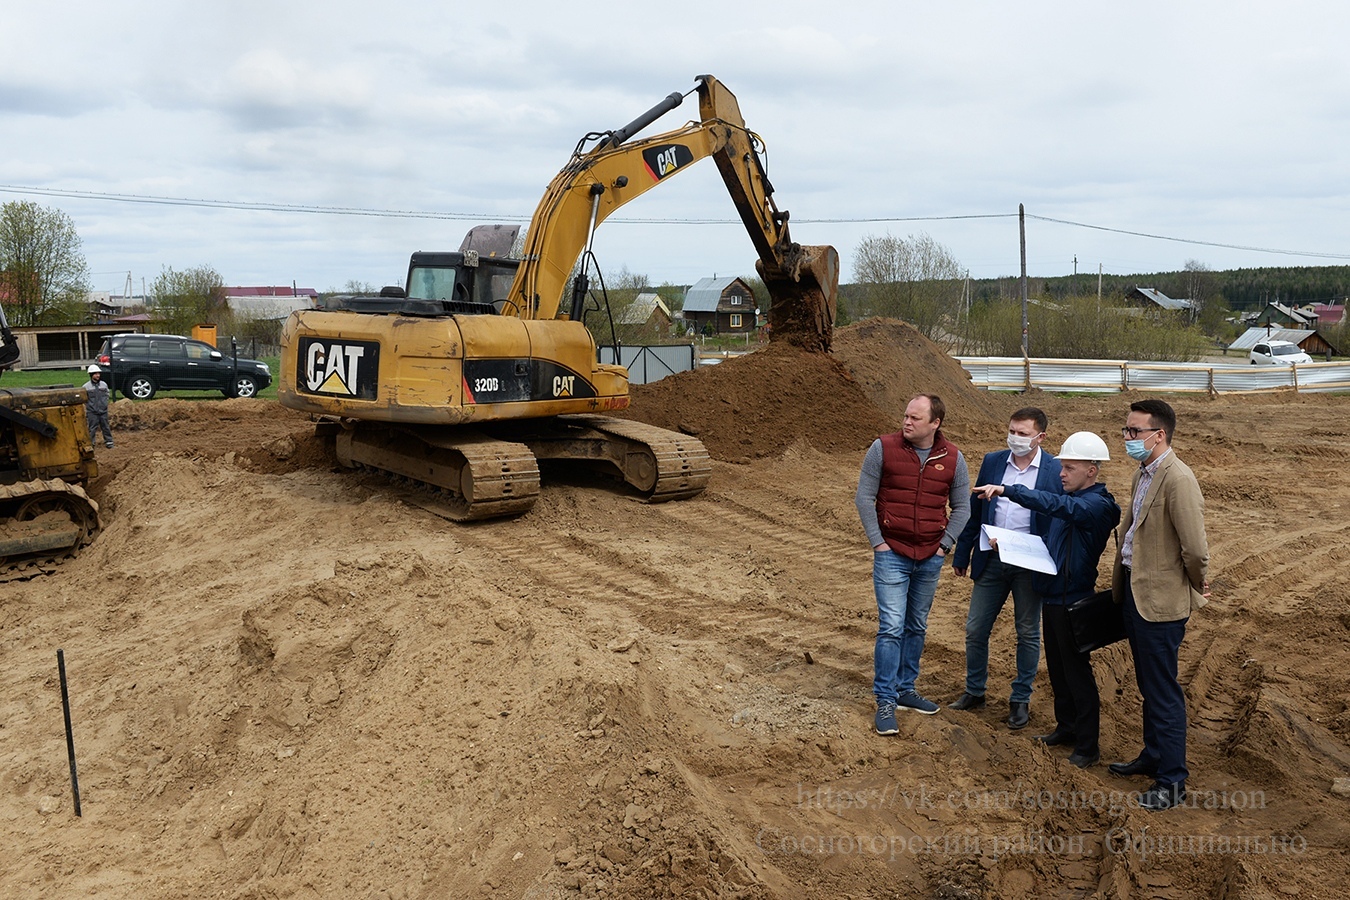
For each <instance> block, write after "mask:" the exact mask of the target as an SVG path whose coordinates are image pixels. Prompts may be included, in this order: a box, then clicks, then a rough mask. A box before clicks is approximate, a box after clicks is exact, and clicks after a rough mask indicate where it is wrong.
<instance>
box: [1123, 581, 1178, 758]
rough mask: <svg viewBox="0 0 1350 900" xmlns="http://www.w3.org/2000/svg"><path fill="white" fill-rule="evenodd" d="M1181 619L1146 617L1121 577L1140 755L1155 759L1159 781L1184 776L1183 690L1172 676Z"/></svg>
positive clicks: (1175, 672) (1173, 675) (1127, 584)
mask: <svg viewBox="0 0 1350 900" xmlns="http://www.w3.org/2000/svg"><path fill="white" fill-rule="evenodd" d="M1186 621H1187V620H1186V619H1178V620H1176V621H1175V622H1149V621H1147V620H1146V619H1144V618H1143V617H1142V616H1140V615H1139V610H1138V608H1136V607H1135V605H1134V592H1133V591H1132V590H1130V581H1129V578H1128V577H1127V578H1126V579H1125V636H1126V637H1127V638H1129V641H1130V652H1131V653H1132V654H1133V655H1134V678H1135V681H1136V683H1137V684H1138V685H1139V693H1140V695H1141V696H1142V697H1143V698H1144V753H1143V755H1144V757H1145V758H1146V759H1151V760H1156V761H1157V763H1158V781H1159V782H1160V783H1162V784H1180V783H1182V782H1184V781H1185V780H1186V776H1187V775H1188V774H1189V772H1188V771H1187V769H1186V695H1185V694H1184V693H1182V690H1181V684H1180V683H1179V682H1178V681H1177V653H1178V652H1179V651H1180V649H1181V639H1182V638H1184V637H1185V636H1186Z"/></svg>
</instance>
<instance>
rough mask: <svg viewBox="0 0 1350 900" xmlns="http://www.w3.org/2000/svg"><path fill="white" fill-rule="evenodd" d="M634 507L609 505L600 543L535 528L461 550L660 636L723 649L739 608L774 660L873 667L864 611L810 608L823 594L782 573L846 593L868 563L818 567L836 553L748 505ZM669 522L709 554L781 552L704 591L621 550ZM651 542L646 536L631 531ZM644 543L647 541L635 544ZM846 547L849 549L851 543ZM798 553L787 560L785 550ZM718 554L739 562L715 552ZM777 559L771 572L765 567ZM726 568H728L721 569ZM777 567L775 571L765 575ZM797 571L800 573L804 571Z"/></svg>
mask: <svg viewBox="0 0 1350 900" xmlns="http://www.w3.org/2000/svg"><path fill="white" fill-rule="evenodd" d="M626 502H627V501H624V500H622V499H617V498H616V500H615V502H614V503H613V504H607V506H608V507H609V508H607V509H605V510H604V512H605V514H606V519H607V520H609V521H610V523H611V524H612V525H613V526H614V528H613V529H612V530H607V531H606V532H604V533H603V537H599V538H591V537H589V536H588V535H586V534H583V533H573V534H567V535H564V534H558V533H548V532H545V531H542V530H538V529H532V530H531V533H530V534H529V535H528V536H527V537H526V536H517V537H518V538H519V539H514V540H512V541H510V542H502V541H500V540H499V538H498V536H497V535H496V534H495V533H489V532H488V531H486V530H479V529H464V531H463V533H462V534H460V535H457V540H458V541H459V543H461V544H463V545H465V546H470V547H474V548H475V549H476V550H478V551H480V552H483V553H484V554H485V555H487V556H489V557H490V558H492V559H493V560H494V562H495V563H496V564H497V565H498V566H499V567H505V570H504V571H502V572H500V573H499V576H498V577H500V579H501V580H502V581H503V582H504V583H510V584H515V585H519V584H520V583H522V582H523V583H530V584H533V585H535V586H536V587H538V588H541V589H546V590H550V591H554V592H557V593H559V594H561V595H563V596H566V597H571V598H576V599H577V600H578V601H583V600H584V602H585V604H586V605H587V606H594V605H595V604H596V603H601V604H607V605H612V606H615V607H619V608H621V609H624V610H627V611H628V612H630V613H632V614H633V615H635V616H637V617H638V619H639V620H640V621H641V622H642V624H643V625H644V627H647V628H650V629H651V630H652V631H654V632H658V633H672V632H674V631H676V630H678V631H679V633H680V634H681V635H682V636H685V637H688V636H690V634H689V633H690V632H692V634H693V635H695V636H697V637H700V638H711V639H715V640H717V641H720V642H725V641H726V640H727V637H728V634H727V629H728V612H729V609H731V608H732V607H734V619H735V623H736V624H735V629H736V635H737V639H738V640H739V641H741V642H748V643H749V644H752V645H754V646H756V647H758V648H760V649H761V650H763V651H767V652H768V654H769V655H771V656H773V657H776V658H781V657H783V656H784V655H791V656H794V657H797V658H800V657H801V655H802V653H803V652H804V651H809V652H810V653H811V654H812V659H813V661H815V662H817V663H818V664H823V665H824V666H825V667H826V668H836V667H837V668H838V670H839V671H840V673H841V674H842V673H847V674H848V675H850V676H852V675H856V673H857V672H858V671H861V668H860V667H862V666H864V665H865V664H866V663H867V662H868V659H867V658H866V657H867V653H866V651H868V650H869V648H870V636H871V631H872V627H873V625H872V623H871V622H870V621H869V620H867V619H866V618H865V617H859V616H858V615H857V614H856V612H853V611H850V610H846V609H841V608H839V607H838V606H837V605H834V604H832V603H828V602H817V603H807V602H802V599H801V598H800V597H799V596H798V595H799V594H800V593H802V592H803V590H804V591H805V592H806V593H807V594H808V595H809V596H810V597H813V598H814V597H815V596H816V594H817V592H816V590H815V588H814V586H808V587H806V588H804V589H799V588H797V587H795V586H793V585H791V584H789V585H785V586H784V588H785V589H779V588H778V587H776V584H777V583H778V582H779V581H781V580H782V578H781V573H782V572H783V571H784V570H778V567H779V565H781V563H782V562H784V561H785V560H787V559H789V558H790V559H791V560H792V561H793V562H794V563H795V562H797V561H798V559H799V554H800V555H801V556H800V560H801V562H803V563H809V565H803V566H801V567H800V571H799V572H797V573H796V575H797V576H800V577H801V578H806V579H809V580H811V581H813V582H814V581H815V580H818V579H819V577H820V569H822V568H823V569H825V570H826V572H827V577H828V578H829V580H831V581H835V582H837V583H839V584H841V585H844V584H850V583H851V584H855V585H856V584H861V583H865V582H866V580H867V579H868V575H867V569H866V566H865V565H864V564H862V563H861V562H859V563H852V564H848V563H843V562H839V563H827V564H825V565H823V566H818V565H816V564H815V561H817V560H818V559H819V557H820V556H821V555H822V553H823V554H824V555H825V556H829V555H830V554H831V548H829V547H826V548H824V549H823V550H822V548H821V547H820V542H819V541H818V540H816V539H814V538H813V537H811V536H810V535H805V534H803V533H802V532H801V531H799V530H794V529H792V528H790V527H787V526H785V525H783V524H782V523H777V522H775V521H774V520H773V519H771V518H768V517H760V516H757V515H755V514H753V511H751V512H746V511H743V509H742V508H738V506H739V505H738V504H736V503H730V504H728V503H727V502H726V501H725V500H723V501H722V502H719V503H718V504H717V509H716V513H715V514H714V515H709V511H708V508H707V505H706V504H702V503H699V504H688V503H681V504H675V503H672V504H663V505H662V506H660V507H653V506H648V505H645V504H644V505H642V506H641V507H640V512H638V513H632V514H629V513H627V511H626V510H624V509H623V506H624V504H625V503H626ZM656 515H659V516H661V517H662V518H666V519H669V520H670V521H669V522H668V523H666V524H667V525H668V528H667V530H669V531H686V532H687V533H690V534H697V535H698V539H699V543H700V544H706V545H707V546H708V547H713V548H716V547H739V546H744V545H745V544H746V543H747V541H746V538H747V536H748V537H749V543H750V544H751V546H752V548H764V547H776V548H779V549H778V550H776V551H774V552H772V553H768V552H766V551H765V550H763V549H755V550H753V552H752V560H751V561H747V562H745V563H743V564H742V565H743V566H745V567H749V571H748V572H747V573H746V574H745V575H744V576H742V577H741V578H739V579H736V580H734V581H730V582H723V585H722V586H721V589H719V586H718V585H715V584H700V583H698V579H697V578H696V577H693V576H691V577H689V578H677V577H676V576H672V574H671V573H670V572H669V571H667V570H666V569H664V568H662V567H661V566H660V564H659V562H656V563H653V562H648V561H644V560H643V559H642V552H641V545H640V543H639V544H633V545H631V546H630V545H628V544H625V543H617V544H616V543H615V542H614V541H613V540H612V537H613V535H614V534H615V533H616V532H619V533H622V532H624V531H625V524H626V522H625V520H627V519H629V518H631V517H633V516H640V517H641V518H642V520H643V521H644V522H645V523H646V527H648V528H650V527H651V519H652V517H653V516H656ZM629 533H631V534H634V535H638V534H642V533H643V532H642V531H641V530H637V529H634V530H633V531H631V532H629ZM635 540H640V539H635ZM841 543H842V542H841ZM785 546H786V547H790V548H792V549H791V550H790V551H788V552H786V553H784V552H783V551H782V550H781V548H783V547H785ZM834 549H835V550H837V551H838V555H840V556H842V555H843V554H844V553H845V552H847V553H848V554H850V555H853V556H857V555H858V554H857V539H856V538H854V539H853V540H851V541H849V546H848V547H847V548H846V549H845V548H844V547H843V546H839V547H837V548H834ZM711 552H713V553H715V554H716V555H718V556H722V557H727V556H730V557H732V558H733V559H734V558H735V556H736V554H733V553H729V552H723V551H711ZM765 558H768V559H772V560H774V562H773V563H772V564H771V565H767V566H766V565H765V563H764V562H763V561H762V560H763V559H765ZM719 562H720V561H719ZM717 568H718V569H719V570H725V569H732V568H734V563H731V564H728V565H720V564H719V565H718V566H717ZM764 568H767V569H768V571H767V572H766V571H763V569H764ZM794 568H797V567H795V566H794ZM775 570H778V572H779V574H775Z"/></svg>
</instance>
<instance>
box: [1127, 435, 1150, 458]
mask: <svg viewBox="0 0 1350 900" xmlns="http://www.w3.org/2000/svg"><path fill="white" fill-rule="evenodd" d="M1150 452H1151V451H1150V450H1149V449H1148V448H1147V447H1145V446H1144V439H1143V438H1139V439H1138V440H1133V441H1126V442H1125V453H1126V454H1127V455H1128V456H1129V457H1130V459H1137V460H1139V461H1140V462H1143V461H1144V460H1146V459H1148V455H1149V453H1150Z"/></svg>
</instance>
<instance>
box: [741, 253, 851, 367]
mask: <svg viewBox="0 0 1350 900" xmlns="http://www.w3.org/2000/svg"><path fill="white" fill-rule="evenodd" d="M794 249H795V250H796V251H798V252H794V253H792V254H791V255H790V257H789V259H790V261H791V262H790V267H784V268H778V267H769V266H766V265H765V264H764V261H763V260H762V259H761V260H759V261H758V262H757V263H756V264H755V267H756V268H757V269H758V270H759V277H760V278H761V279H763V281H764V286H765V287H766V288H767V289H768V291H769V300H770V305H769V339H770V340H774V341H787V342H788V343H789V344H794V345H796V346H798V347H801V348H802V349H803V350H807V351H809V352H811V353H828V352H829V350H830V341H831V339H832V338H833V336H834V310H835V304H836V302H837V301H838V296H839V253H838V251H837V250H835V249H834V248H833V247H830V246H815V247H812V246H800V245H798V246H797V247H795V248H794Z"/></svg>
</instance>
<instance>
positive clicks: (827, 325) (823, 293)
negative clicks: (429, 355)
mask: <svg viewBox="0 0 1350 900" xmlns="http://www.w3.org/2000/svg"><path fill="white" fill-rule="evenodd" d="M695 91H697V93H698V95H699V101H698V102H699V115H700V119H699V121H697V122H690V123H688V124H686V125H685V126H683V127H682V128H679V129H676V130H674V131H668V132H664V133H662V134H657V135H653V136H650V137H645V138H641V139H637V140H632V136H633V135H634V134H635V133H637V132H638V131H640V130H641V129H642V128H645V127H646V126H647V125H649V124H651V123H652V122H653V121H655V120H656V119H657V118H659V117H660V116H662V115H664V114H665V113H667V112H670V111H671V110H673V109H675V108H677V107H678V106H679V105H680V104H681V102H682V101H683V99H684V96H683V95H681V94H678V93H674V94H670V95H669V96H668V97H666V98H665V99H664V100H662V101H661V102H660V103H658V104H657V105H656V106H654V107H652V108H651V109H650V110H648V111H647V112H645V113H643V114H642V115H641V116H639V117H638V118H636V119H634V120H633V121H632V122H630V123H629V124H628V125H626V126H624V127H623V128H620V129H618V130H616V131H613V132H609V133H608V134H605V135H603V136H601V137H600V138H599V140H598V141H597V143H596V144H595V146H594V147H593V148H591V149H590V150H589V151H583V150H582V149H581V148H580V147H578V150H577V152H575V153H574V154H573V155H572V158H571V159H570V160H569V161H568V163H567V165H565V166H564V167H563V169H562V171H561V172H559V173H558V175H557V176H556V177H555V178H554V179H553V181H552V182H551V183H550V184H549V186H548V189H547V190H546V191H545V192H544V196H543V198H542V199H541V200H540V201H539V206H538V208H537V209H536V210H535V213H534V216H533V218H532V219H531V221H530V227H529V231H528V236H527V241H526V244H525V251H524V261H523V263H522V265H521V267H520V269H519V271H518V273H517V276H516V280H515V283H514V284H513V285H512V287H511V292H510V295H509V296H510V303H509V308H508V311H509V312H510V313H511V314H516V315H520V316H521V317H523V318H542V319H550V318H553V317H555V316H556V315H557V314H558V312H559V309H560V307H561V305H562V303H563V301H564V298H563V292H564V290H565V288H566V285H567V282H568V279H569V278H570V277H571V275H572V269H573V266H574V265H575V264H576V260H577V258H578V257H579V256H580V255H581V252H582V250H584V249H585V248H586V247H587V246H588V244H589V243H590V240H591V237H592V235H593V234H594V232H595V229H596V227H597V226H599V225H600V224H601V223H602V222H604V221H605V220H606V219H607V218H609V216H610V215H612V214H613V213H614V212H615V211H616V210H618V209H619V207H621V206H623V205H624V204H626V203H629V202H630V201H632V200H634V199H636V198H637V197H639V196H641V195H642V194H644V193H646V192H647V191H649V190H651V189H652V188H654V187H655V186H656V185H658V184H660V183H661V182H663V181H665V180H666V179H667V178H669V177H671V176H673V175H676V174H678V173H680V172H682V171H684V170H685V169H686V168H688V167H689V166H690V165H692V164H693V163H695V162H698V161H699V160H701V159H703V158H705V157H708V156H711V157H712V158H713V161H714V162H715V163H716V164H717V169H718V172H720V173H721V175H722V180H723V181H724V182H725V183H726V186H727V191H728V193H729V194H730V195H731V199H732V203H733V204H734V205H735V207H736V211H737V213H738V215H739V216H740V218H741V221H742V223H743V224H744V225H745V228H746V231H747V232H748V233H749V235H750V240H751V243H752V244H753V245H754V247H755V251H756V253H757V254H758V255H759V260H758V263H757V268H758V270H759V272H760V276H761V278H762V279H763V280H764V283H765V286H766V287H767V288H768V290H769V295H770V323H771V326H772V328H771V332H770V333H771V336H772V337H773V338H775V339H785V340H790V341H792V342H793V343H797V344H799V345H801V346H804V347H806V348H807V349H810V350H821V351H824V350H828V349H829V346H830V334H831V330H832V328H833V324H834V308H835V299H836V295H837V293H838V286H839V256H838V253H837V252H836V251H835V250H834V248H833V247H803V246H802V245H800V244H797V243H796V242H794V241H793V240H792V238H791V236H790V234H789V232H788V213H787V211H785V210H784V211H780V210H779V209H778V206H777V204H776V203H775V202H774V199H773V186H772V185H771V184H770V182H769V178H768V174H767V173H766V172H765V170H764V166H763V163H762V161H761V159H760V154H759V152H758V147H759V146H761V145H762V141H760V139H759V137H758V136H757V135H755V134H754V133H753V132H751V131H750V130H749V129H747V128H746V127H745V120H744V119H742V117H741V110H740V105H739V104H738V103H737V102H736V97H735V95H734V94H732V93H731V91H729V90H728V89H727V88H726V86H725V85H723V84H722V83H721V82H720V81H718V80H717V79H716V78H714V77H713V76H711V75H701V76H699V78H698V84H697V85H696V87H695ZM567 313H568V315H569V316H570V317H572V318H577V317H578V316H579V304H578V303H577V302H575V301H574V303H573V304H572V307H571V308H570V309H568V310H567Z"/></svg>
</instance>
